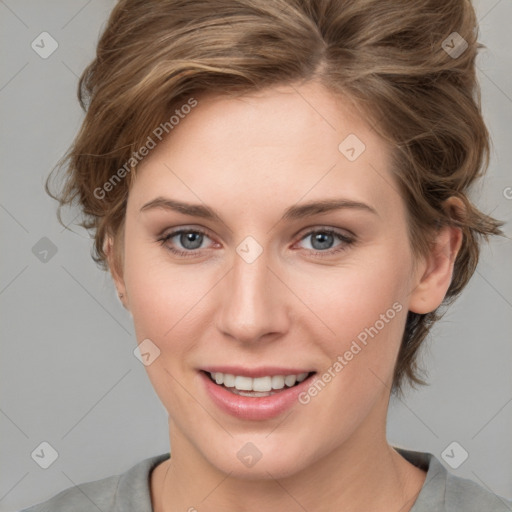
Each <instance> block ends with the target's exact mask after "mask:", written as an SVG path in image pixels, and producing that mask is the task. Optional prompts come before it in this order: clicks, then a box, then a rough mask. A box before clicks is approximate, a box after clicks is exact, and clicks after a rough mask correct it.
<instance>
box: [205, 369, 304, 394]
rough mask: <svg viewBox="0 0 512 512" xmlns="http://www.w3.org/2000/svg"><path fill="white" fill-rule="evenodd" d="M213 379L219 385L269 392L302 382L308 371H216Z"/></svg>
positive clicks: (212, 375) (240, 389)
mask: <svg viewBox="0 0 512 512" xmlns="http://www.w3.org/2000/svg"><path fill="white" fill-rule="evenodd" d="M210 375H211V377H212V379H213V380H214V381H215V382H216V383H217V384H219V385H222V384H223V385H224V386H225V387H227V388H235V389H236V390H238V391H256V392H263V393H264V392H269V391H271V390H273V389H283V388H284V387H285V386H287V387H289V388H290V387H292V386H294V385H295V384H296V383H299V382H302V381H303V380H304V379H305V378H306V377H307V376H308V373H307V372H305V373H299V374H298V375H273V376H272V377H271V376H266V377H256V378H254V379H253V378H251V377H245V376H243V375H231V374H229V373H221V372H215V373H210Z"/></svg>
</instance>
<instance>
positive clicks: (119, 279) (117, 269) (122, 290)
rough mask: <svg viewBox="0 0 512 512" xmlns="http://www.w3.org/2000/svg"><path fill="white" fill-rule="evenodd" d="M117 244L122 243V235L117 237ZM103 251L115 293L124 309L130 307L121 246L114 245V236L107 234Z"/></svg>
mask: <svg viewBox="0 0 512 512" xmlns="http://www.w3.org/2000/svg"><path fill="white" fill-rule="evenodd" d="M119 238H120V239H119V240H118V242H117V243H118V244H122V239H123V237H122V236H121V237H119ZM103 247H104V252H105V254H106V256H107V264H108V268H109V271H110V274H111V276H112V280H113V281H114V284H115V287H116V289H117V295H118V297H119V300H120V301H121V303H122V304H123V306H124V307H125V309H128V310H129V309H130V308H129V307H128V296H127V294H126V286H125V284H124V278H123V264H122V253H121V251H122V247H120V246H118V245H116V243H115V241H114V238H113V237H112V236H111V235H107V236H106V237H105V243H104V246H103Z"/></svg>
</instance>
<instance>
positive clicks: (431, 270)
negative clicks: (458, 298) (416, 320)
mask: <svg viewBox="0 0 512 512" xmlns="http://www.w3.org/2000/svg"><path fill="white" fill-rule="evenodd" d="M447 203H448V202H447ZM459 203H460V204H459ZM461 205H462V203H461V202H460V200H458V199H457V198H450V200H449V204H447V207H456V208H459V207H460V206H461ZM462 208H463V206H462ZM462 237H463V235H462V230H461V229H460V228H458V227H455V226H445V227H443V228H441V229H439V231H438V233H437V234H436V237H435V240H434V243H433V246H432V249H431V251H430V253H429V254H428V255H427V256H426V258H425V260H424V263H423V265H422V266H421V269H420V272H419V274H420V275H419V279H418V280H417V281H416V286H415V287H414V289H413V291H412V292H411V296H410V302H409V310H410V311H412V312H413V313H419V314H426V313H430V312H431V311H434V310H435V309H436V308H437V307H438V306H439V305H440V304H441V303H442V301H443V299H444V297H445V296H446V292H447V291H448V288H449V287H450V284H451V281H452V275H453V267H454V264H455V259H456V257H457V254H458V253H459V250H460V248H461V245H462Z"/></svg>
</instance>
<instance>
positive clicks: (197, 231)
mask: <svg viewBox="0 0 512 512" xmlns="http://www.w3.org/2000/svg"><path fill="white" fill-rule="evenodd" d="M182 233H194V234H201V235H204V236H207V237H208V238H210V237H209V236H208V234H207V233H206V232H205V231H203V230H201V229H178V230H176V231H172V232H171V233H168V234H166V235H164V236H162V237H160V238H158V239H157V242H160V244H161V245H162V246H164V245H165V244H166V242H167V241H168V240H170V239H172V238H174V237H175V236H176V235H181V234H182ZM315 233H323V234H329V235H333V236H335V237H337V238H338V239H339V240H340V241H341V242H342V243H341V244H340V245H339V246H338V247H337V248H335V249H328V250H325V251H318V250H312V251H311V253H312V254H313V255H314V256H319V257H320V258H322V257H328V256H333V255H334V254H337V253H339V252H342V251H345V250H346V249H347V247H348V246H350V245H352V244H353V243H355V241H356V240H355V237H350V236H347V235H345V234H343V233H340V232H339V231H336V230H334V229H332V228H321V229H313V230H311V231H308V232H307V233H305V234H304V235H303V236H302V237H301V238H300V240H304V239H305V238H307V237H308V236H311V235H312V234H315ZM166 248H167V250H169V251H170V252H172V253H173V254H176V255H177V256H181V257H183V258H191V257H194V256H197V251H200V250H201V249H195V250H190V251H180V250H179V249H174V248H172V247H169V246H167V247H166Z"/></svg>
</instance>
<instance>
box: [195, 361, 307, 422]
mask: <svg viewBox="0 0 512 512" xmlns="http://www.w3.org/2000/svg"><path fill="white" fill-rule="evenodd" d="M237 370H238V371H233V373H229V372H228V371H223V372H221V371H212V370H211V369H209V370H200V371H199V372H198V373H199V376H200V379H201V381H202V383H203V386H204V390H205V392H206V395H207V396H208V398H209V399H210V400H211V402H212V403H213V404H214V405H215V406H216V407H217V408H218V409H220V410H221V411H222V412H224V413H228V414H229V415H231V416H235V417H236V418H238V419H243V420H253V421H254V420H268V419H271V418H274V417H277V416H279V415H281V414H283V413H284V412H285V411H287V410H288V409H290V408H291V407H293V406H294V405H295V404H297V403H298V396H299V395H300V393H301V392H303V391H304V390H306V389H307V388H308V387H309V386H310V385H311V383H312V381H313V379H314V376H315V375H316V372H315V371H311V372H304V371H300V372H295V371H294V373H292V372H289V371H286V370H283V369H275V370H265V369H261V370H258V371H252V372H250V371H247V370H242V369H237ZM240 373H252V374H253V376H249V375H240ZM254 374H257V375H254ZM269 374H270V375H269Z"/></svg>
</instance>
